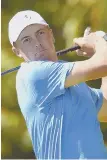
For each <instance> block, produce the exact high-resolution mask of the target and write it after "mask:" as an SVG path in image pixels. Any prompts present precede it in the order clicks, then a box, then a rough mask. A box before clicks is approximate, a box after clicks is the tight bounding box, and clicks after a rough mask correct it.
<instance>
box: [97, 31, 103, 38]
mask: <svg viewBox="0 0 107 160" xmlns="http://www.w3.org/2000/svg"><path fill="white" fill-rule="evenodd" d="M95 34H96V35H97V36H100V37H103V36H104V35H105V32H103V31H96V32H95Z"/></svg>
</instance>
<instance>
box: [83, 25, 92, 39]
mask: <svg viewBox="0 0 107 160" xmlns="http://www.w3.org/2000/svg"><path fill="white" fill-rule="evenodd" d="M90 33H91V27H87V28H86V29H85V31H84V37H86V36H88V35H89V34H90Z"/></svg>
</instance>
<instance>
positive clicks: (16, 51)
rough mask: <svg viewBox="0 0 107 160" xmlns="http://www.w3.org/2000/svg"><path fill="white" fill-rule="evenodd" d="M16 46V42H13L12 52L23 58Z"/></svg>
mask: <svg viewBox="0 0 107 160" xmlns="http://www.w3.org/2000/svg"><path fill="white" fill-rule="evenodd" d="M15 46H16V44H15V42H13V46H12V51H13V52H14V53H15V54H16V55H17V56H18V57H20V58H21V57H22V55H21V54H20V51H19V50H18V49H17V48H16V47H15Z"/></svg>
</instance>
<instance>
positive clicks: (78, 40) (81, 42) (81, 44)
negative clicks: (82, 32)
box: [73, 37, 85, 47]
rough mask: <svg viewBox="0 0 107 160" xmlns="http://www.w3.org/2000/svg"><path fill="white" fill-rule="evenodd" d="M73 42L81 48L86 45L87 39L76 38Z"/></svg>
mask: <svg viewBox="0 0 107 160" xmlns="http://www.w3.org/2000/svg"><path fill="white" fill-rule="evenodd" d="M73 42H74V43H75V44H77V45H79V46H80V47H82V46H83V45H84V43H85V39H84V38H83V37H80V38H74V39H73Z"/></svg>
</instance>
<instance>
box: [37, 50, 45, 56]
mask: <svg viewBox="0 0 107 160" xmlns="http://www.w3.org/2000/svg"><path fill="white" fill-rule="evenodd" d="M46 50H47V49H44V50H42V51H39V52H37V53H35V55H37V54H39V53H41V52H44V51H46Z"/></svg>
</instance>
